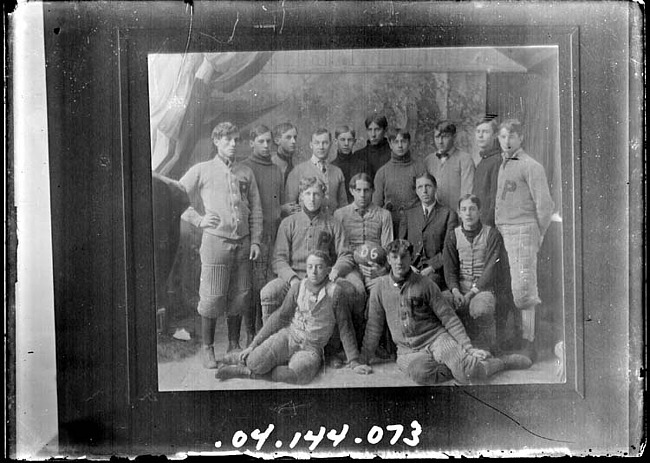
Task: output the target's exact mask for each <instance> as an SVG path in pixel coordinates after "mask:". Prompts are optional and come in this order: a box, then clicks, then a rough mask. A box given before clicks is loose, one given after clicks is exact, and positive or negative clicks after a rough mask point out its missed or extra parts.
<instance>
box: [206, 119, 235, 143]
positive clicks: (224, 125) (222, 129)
mask: <svg viewBox="0 0 650 463" xmlns="http://www.w3.org/2000/svg"><path fill="white" fill-rule="evenodd" d="M233 133H239V128H238V127H237V126H236V125H235V124H233V123H231V122H220V123H219V124H217V125H216V126H215V128H214V129H212V135H211V137H212V138H215V137H216V138H217V139H219V138H223V137H227V136H228V135H232V134H233Z"/></svg>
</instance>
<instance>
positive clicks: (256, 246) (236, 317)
mask: <svg viewBox="0 0 650 463" xmlns="http://www.w3.org/2000/svg"><path fill="white" fill-rule="evenodd" d="M212 142H213V143H214V145H215V146H216V149H217V153H216V156H215V157H214V159H212V160H210V161H207V162H202V163H199V164H196V165H194V166H193V167H191V168H190V170H188V171H187V173H186V174H185V175H184V176H183V178H181V179H180V180H179V182H178V184H179V185H180V186H181V187H182V188H183V189H184V190H185V191H186V193H187V195H188V196H189V199H190V204H191V205H192V206H191V207H190V208H189V209H188V210H187V211H186V212H185V213H184V219H185V220H187V221H188V222H190V223H192V224H193V225H195V226H196V227H199V228H200V229H202V230H203V234H202V239H201V249H200V255H201V282H200V285H199V298H200V299H199V303H198V308H197V309H198V312H199V314H200V315H201V338H202V342H203V346H202V358H203V366H204V367H205V368H216V367H217V362H216V359H215V355H214V334H215V322H216V319H217V316H218V315H221V314H223V313H226V314H227V321H228V350H229V351H232V350H235V349H239V348H240V347H239V336H240V328H241V317H242V312H243V311H244V310H248V307H249V305H250V292H251V271H252V268H251V261H253V260H256V259H257V258H258V257H259V255H260V243H261V236H262V204H261V201H260V196H259V192H258V190H257V182H256V180H255V175H254V174H253V171H252V170H251V169H250V168H249V167H247V166H243V165H241V164H236V163H235V147H236V146H237V144H238V143H239V129H238V128H237V127H236V126H235V125H233V124H231V123H230V122H222V123H220V124H218V125H217V126H216V127H215V128H214V130H213V131H212Z"/></svg>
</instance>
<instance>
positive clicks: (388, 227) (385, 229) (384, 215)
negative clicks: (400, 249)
mask: <svg viewBox="0 0 650 463" xmlns="http://www.w3.org/2000/svg"><path fill="white" fill-rule="evenodd" d="M394 233H395V232H394V230H393V220H392V219H391V216H390V212H388V211H386V210H382V211H381V245H382V246H386V245H387V244H388V243H390V242H392V241H393V239H394V236H395V235H394Z"/></svg>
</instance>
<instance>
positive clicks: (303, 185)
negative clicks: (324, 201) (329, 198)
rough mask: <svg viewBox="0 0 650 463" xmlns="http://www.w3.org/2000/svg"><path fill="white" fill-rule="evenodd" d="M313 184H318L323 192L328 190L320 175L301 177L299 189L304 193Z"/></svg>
mask: <svg viewBox="0 0 650 463" xmlns="http://www.w3.org/2000/svg"><path fill="white" fill-rule="evenodd" d="M313 186H318V187H319V188H320V189H321V191H322V192H323V194H325V193H326V192H327V186H326V185H325V183H324V182H323V181H322V180H321V179H319V178H318V177H301V178H300V181H299V182H298V191H299V192H300V194H302V193H303V192H304V191H305V190H307V189H309V188H311V187H313Z"/></svg>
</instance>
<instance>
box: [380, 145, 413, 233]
mask: <svg viewBox="0 0 650 463" xmlns="http://www.w3.org/2000/svg"><path fill="white" fill-rule="evenodd" d="M425 172H426V168H425V167H424V165H423V164H422V163H421V162H420V161H414V160H413V159H412V158H411V155H410V153H406V154H405V155H404V156H400V157H398V156H392V157H391V160H390V161H389V162H388V163H386V164H385V165H384V166H383V167H382V168H381V169H379V171H378V172H377V175H375V192H374V194H373V195H372V202H373V203H374V204H376V205H377V206H379V207H383V208H385V209H387V210H389V211H390V213H391V215H392V218H393V223H394V224H395V223H397V224H399V221H400V212H401V211H404V210H406V209H409V208H411V207H413V206H415V205H416V204H417V202H418V196H417V194H415V179H416V177H418V176H419V175H421V174H423V173H425Z"/></svg>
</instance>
